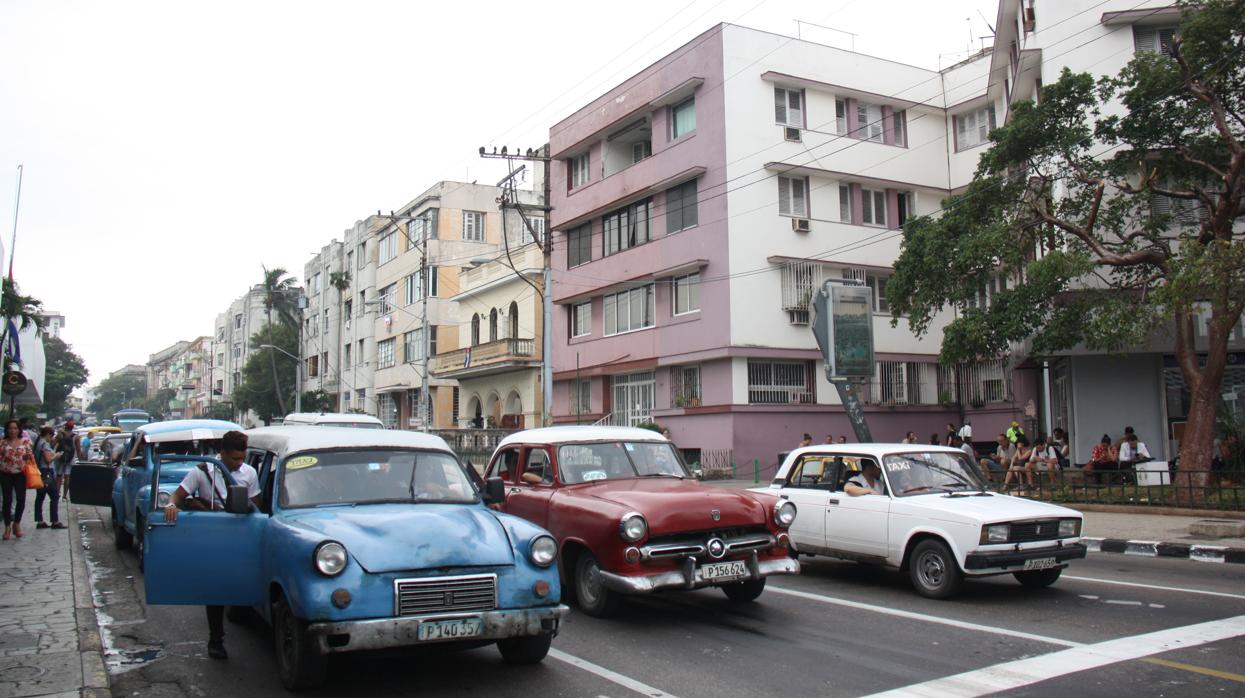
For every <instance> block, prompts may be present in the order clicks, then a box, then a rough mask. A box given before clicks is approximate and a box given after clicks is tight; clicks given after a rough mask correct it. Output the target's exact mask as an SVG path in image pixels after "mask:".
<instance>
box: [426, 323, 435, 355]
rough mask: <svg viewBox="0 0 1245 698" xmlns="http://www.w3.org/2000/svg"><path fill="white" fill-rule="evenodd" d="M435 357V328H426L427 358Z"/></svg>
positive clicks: (433, 326)
mask: <svg viewBox="0 0 1245 698" xmlns="http://www.w3.org/2000/svg"><path fill="white" fill-rule="evenodd" d="M436 355H437V326H436V325H429V326H428V356H436Z"/></svg>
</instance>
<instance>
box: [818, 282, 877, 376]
mask: <svg viewBox="0 0 1245 698" xmlns="http://www.w3.org/2000/svg"><path fill="white" fill-rule="evenodd" d="M809 306H810V307H809V310H810V311H811V313H812V322H811V323H810V324H811V325H812V328H813V335H814V336H815V337H816V339H817V345H818V346H819V347H821V354H822V357H823V358H824V359H825V362H826V378H827V379H829V380H831V381H834V380H836V379H838V380H842V379H864V378H872V377H873V289H871V288H869V287H868V286H864V285H847V284H843V283H832V282H829V281H827V282H825V283H823V284H822V286H821V288H819V289H818V290H817V292H816V293H814V294H813V301H812V303H810V304H809Z"/></svg>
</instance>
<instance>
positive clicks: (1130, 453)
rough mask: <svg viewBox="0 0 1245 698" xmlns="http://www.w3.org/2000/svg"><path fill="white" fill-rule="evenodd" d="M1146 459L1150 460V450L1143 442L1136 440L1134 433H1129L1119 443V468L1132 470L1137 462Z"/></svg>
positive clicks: (1142, 461)
mask: <svg viewBox="0 0 1245 698" xmlns="http://www.w3.org/2000/svg"><path fill="white" fill-rule="evenodd" d="M1148 460H1151V458H1150V451H1149V449H1147V448H1146V444H1145V442H1143V441H1138V440H1137V435H1136V434H1129V435H1128V438H1126V439H1124V443H1122V444H1120V470H1132V469H1133V468H1134V467H1135V466H1136V465H1137V464H1138V463H1144V462H1146V461H1148Z"/></svg>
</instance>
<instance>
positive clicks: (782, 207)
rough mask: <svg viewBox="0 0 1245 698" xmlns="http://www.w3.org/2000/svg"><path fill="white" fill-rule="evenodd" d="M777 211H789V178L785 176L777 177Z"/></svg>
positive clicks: (787, 212)
mask: <svg viewBox="0 0 1245 698" xmlns="http://www.w3.org/2000/svg"><path fill="white" fill-rule="evenodd" d="M778 212H779V213H786V214H790V213H791V180H790V179H788V178H786V177H779V178H778Z"/></svg>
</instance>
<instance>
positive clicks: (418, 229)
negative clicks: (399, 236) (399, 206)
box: [410, 208, 437, 247]
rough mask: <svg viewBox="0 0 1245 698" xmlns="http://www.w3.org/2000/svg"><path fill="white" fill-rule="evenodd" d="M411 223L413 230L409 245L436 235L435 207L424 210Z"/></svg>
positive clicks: (412, 245)
mask: <svg viewBox="0 0 1245 698" xmlns="http://www.w3.org/2000/svg"><path fill="white" fill-rule="evenodd" d="M412 223H413V231H414V232H412V233H411V240H410V246H411V247H414V246H415V245H416V243H418V242H420V241H423V240H429V239H432V238H435V237H436V236H437V209H435V208H433V209H429V210H427V211H424V212H423V213H421V214H419V216H417V217H416V218H415V220H414V221H412Z"/></svg>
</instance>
